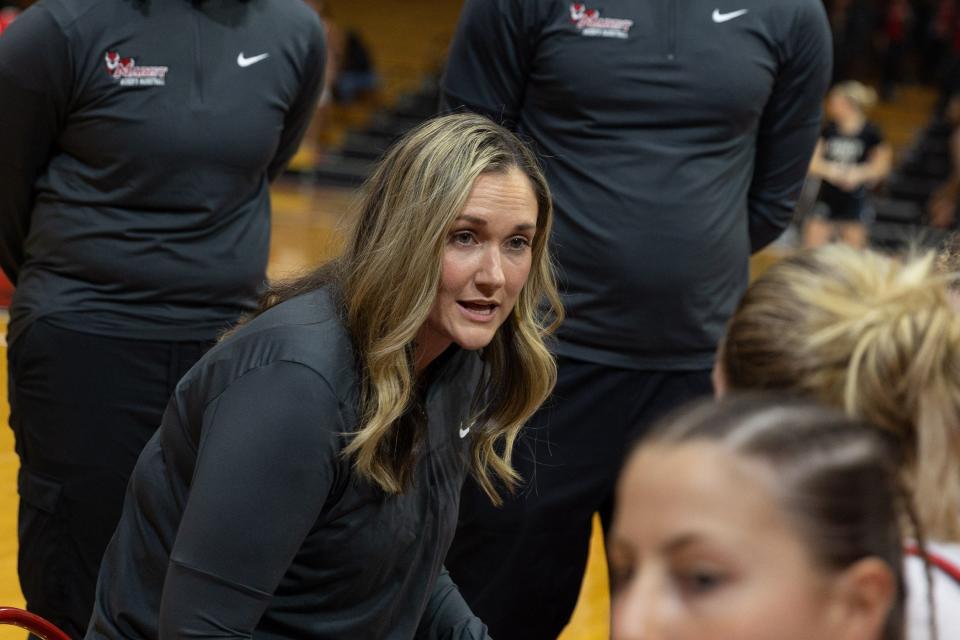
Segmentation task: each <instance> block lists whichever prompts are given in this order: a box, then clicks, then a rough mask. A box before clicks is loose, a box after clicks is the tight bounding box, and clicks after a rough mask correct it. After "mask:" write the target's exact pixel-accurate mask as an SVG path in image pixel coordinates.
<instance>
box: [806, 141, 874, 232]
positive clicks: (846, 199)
mask: <svg viewBox="0 0 960 640" xmlns="http://www.w3.org/2000/svg"><path fill="white" fill-rule="evenodd" d="M821 140H822V144H823V147H822V148H823V159H824V160H827V161H829V162H833V163H836V164H840V165H844V166H847V167H853V166H856V165H860V164H864V163H866V162H867V161H868V160H869V159H870V154H871V153H872V152H873V150H874V149H876V148H877V147H878V146H880V145H881V144H883V134H882V133H881V131H880V129H879V128H877V127H876V126H875V125H874V124H872V123H870V122H867V123H865V124H864V125H863V128H862V129H860V131H858V132H857V133H856V134H853V135H846V134H843V133H841V132H840V129H839V127H837V125H836V123H834V122H830V123H828V124H827V126H826V127H824V130H823V134H822V135H821ZM817 199H818V200H819V201H820V202H821V203H823V204H824V205H826V207H827V212H826V214H827V217H829V218H831V219H835V220H851V221H853V220H861V221H862V220H864V212H865V207H866V203H867V189H866V187H865V186H863V185H860V186H858V187H857V188H856V189H853V190H852V191H846V190H844V189H841V188H840V187H837V186H835V185H833V184H831V183H830V182H828V181H826V180H822V181H821V183H820V193H819V195H818V196H817Z"/></svg>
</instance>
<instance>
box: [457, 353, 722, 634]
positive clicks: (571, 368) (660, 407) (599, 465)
mask: <svg viewBox="0 0 960 640" xmlns="http://www.w3.org/2000/svg"><path fill="white" fill-rule="evenodd" d="M559 365H560V375H559V379H558V382H557V387H556V389H555V390H554V394H553V396H552V398H551V399H550V400H549V401H548V403H547V404H546V405H545V406H544V407H543V408H542V409H541V410H540V411H539V412H538V413H537V414H536V415H535V416H534V417H533V419H532V420H531V421H530V423H529V424H528V426H527V427H525V428H524V430H523V431H522V432H521V436H520V438H519V439H518V442H517V445H516V448H515V449H514V466H515V467H516V469H517V471H518V472H519V473H520V474H521V475H522V476H523V478H524V485H523V486H522V488H521V489H520V490H518V492H517V493H516V495H514V496H513V497H510V496H505V498H506V500H505V505H504V506H503V507H502V508H496V507H493V506H492V505H491V504H490V501H489V499H488V498H487V497H486V496H485V495H484V493H483V492H482V490H481V489H480V488H479V486H478V485H477V484H476V483H474V482H472V481H468V484H467V485H466V486H465V487H464V490H463V494H462V497H461V505H460V526H459V529H458V530H457V536H456V538H455V539H454V542H453V546H452V547H451V549H450V553H449V555H448V557H447V568H448V569H449V570H450V572H451V574H452V575H453V578H454V581H455V582H456V583H457V585H458V586H459V588H460V591H461V592H462V593H463V595H464V597H465V598H466V600H467V602H468V603H469V604H470V606H471V607H472V608H473V611H474V613H476V614H477V615H478V616H480V618H481V619H482V620H483V621H484V622H485V623H486V624H487V626H488V627H489V628H490V635H491V636H492V637H494V638H496V639H497V640H512V639H514V638H515V639H517V640H555V639H556V637H557V636H558V635H559V634H560V632H561V631H562V630H563V628H564V626H566V624H567V622H568V621H569V619H570V615H571V614H572V613H573V609H574V606H575V605H576V602H577V597H578V595H579V592H580V584H581V581H582V578H583V572H584V569H585V567H586V563H587V553H588V549H589V541H590V533H591V521H592V517H593V514H594V513H595V512H597V511H599V512H600V515H601V517H602V519H603V522H604V528H607V526H608V523H609V521H610V517H611V511H612V502H613V500H612V499H613V489H614V485H615V483H616V479H617V474H618V472H619V470H620V466H621V463H622V462H623V458H624V456H625V455H626V454H627V453H628V451H629V448H630V445H631V443H632V442H633V441H634V440H635V439H636V438H637V437H638V436H640V435H641V434H642V433H643V432H644V430H645V429H646V427H647V426H649V424H650V422H651V420H653V419H656V418H657V417H660V416H661V415H662V413H664V412H666V411H669V410H670V409H673V408H674V407H676V406H678V405H680V404H682V403H683V402H685V401H687V400H690V399H693V398H696V397H701V396H704V395H708V394H710V393H711V392H712V385H711V382H710V371H709V370H707V371H674V372H670V371H665V372H664V371H631V370H625V369H615V368H612V367H606V366H603V365H598V364H592V363H588V362H581V361H576V360H570V359H562V358H561V359H560V362H559Z"/></svg>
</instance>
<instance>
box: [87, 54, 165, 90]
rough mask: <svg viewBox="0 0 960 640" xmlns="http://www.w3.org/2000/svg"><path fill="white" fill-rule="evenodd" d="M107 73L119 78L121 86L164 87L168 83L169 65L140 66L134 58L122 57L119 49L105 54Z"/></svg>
mask: <svg viewBox="0 0 960 640" xmlns="http://www.w3.org/2000/svg"><path fill="white" fill-rule="evenodd" d="M103 60H104V62H105V63H106V66H107V73H108V74H109V75H110V77H111V78H114V79H115V80H119V82H120V86H121V87H162V86H163V85H165V84H166V77H167V71H168V70H169V67H138V66H137V62H136V60H134V59H133V58H121V57H120V53H119V52H117V51H107V53H106V54H104V56H103Z"/></svg>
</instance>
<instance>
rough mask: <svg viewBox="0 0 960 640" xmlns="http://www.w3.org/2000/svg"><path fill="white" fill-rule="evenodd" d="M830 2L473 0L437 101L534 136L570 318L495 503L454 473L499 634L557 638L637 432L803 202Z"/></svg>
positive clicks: (695, 364) (465, 529)
mask: <svg viewBox="0 0 960 640" xmlns="http://www.w3.org/2000/svg"><path fill="white" fill-rule="evenodd" d="M830 62H831V59H830V32H829V27H828V24H827V19H826V15H825V12H824V8H823V4H822V2H821V0H780V1H778V2H768V1H766V0H763V1H758V0H751V1H749V2H746V3H743V4H741V5H737V6H732V7H730V8H729V9H723V8H718V7H717V5H716V4H715V3H709V2H707V0H691V1H688V2H676V1H675V0H653V1H650V2H638V1H637V0H612V1H609V2H605V3H603V4H602V5H597V4H595V3H593V2H589V1H587V2H557V1H556V0H467V2H465V3H464V7H463V11H462V14H461V17H460V23H459V26H458V28H457V32H456V34H455V36H454V40H453V44H452V46H451V50H450V57H449V63H448V66H447V69H446V74H445V77H444V79H443V81H442V87H441V89H442V92H443V96H444V98H445V101H446V104H447V106H449V107H450V108H453V109H469V110H474V111H479V112H481V113H485V114H488V115H489V116H491V117H492V118H494V119H496V120H499V121H503V122H506V123H508V124H509V125H510V126H511V127H513V128H515V129H516V130H517V131H519V132H520V133H521V134H522V135H524V136H527V137H529V138H531V139H532V140H533V142H534V144H535V145H536V146H537V148H538V149H539V151H540V153H541V154H542V157H543V161H544V164H545V168H546V174H547V178H548V180H549V181H550V184H551V189H552V190H553V193H554V197H555V204H556V207H557V218H556V226H555V233H554V236H553V238H552V241H553V243H554V246H555V247H556V251H557V258H558V263H559V266H560V272H561V279H562V288H563V295H564V305H565V306H567V307H568V308H569V311H570V313H569V315H568V320H567V321H566V323H565V324H564V325H563V326H562V327H561V329H560V331H559V334H558V336H559V340H558V341H557V344H556V347H555V349H556V353H557V354H558V355H559V367H560V375H559V381H558V385H557V390H556V393H555V395H554V398H553V401H552V402H551V403H548V405H547V406H546V408H545V409H543V410H541V411H540V412H538V414H537V415H536V416H534V418H533V419H532V420H531V423H530V425H529V426H528V428H527V429H525V430H524V431H523V432H521V435H520V442H519V443H518V445H517V449H516V455H515V456H514V464H516V465H517V467H518V471H519V473H520V475H521V476H522V477H523V478H524V481H525V483H526V484H525V485H524V486H523V487H522V488H521V490H520V491H519V492H518V493H517V495H516V496H515V497H512V498H511V499H509V500H508V501H507V504H506V506H505V507H504V508H503V509H494V508H492V507H490V506H489V504H488V501H487V500H486V498H485V497H484V496H483V493H482V491H480V490H479V488H478V487H476V486H472V485H470V484H469V483H468V486H467V487H466V488H465V489H464V494H463V502H462V507H461V517H460V529H459V531H458V533H457V538H456V540H455V541H454V544H453V547H452V548H451V554H450V556H449V557H448V567H449V568H450V571H451V573H452V574H453V576H454V580H455V581H456V582H457V583H458V585H459V586H460V587H461V589H462V591H463V592H464V594H465V596H466V597H467V601H468V602H469V603H470V604H471V606H473V607H474V610H475V611H476V612H477V614H478V615H479V616H480V617H481V618H482V619H483V620H484V621H485V622H487V624H488V625H489V626H490V628H491V632H492V635H493V636H494V637H495V638H497V640H508V639H510V638H519V639H522V640H547V639H549V640H555V639H556V637H557V635H558V634H559V633H560V632H561V630H562V629H563V627H564V626H565V625H566V624H567V621H568V620H569V617H570V614H571V612H572V611H573V608H574V606H575V604H576V600H577V595H578V594H579V591H580V584H581V578H582V575H583V570H584V567H585V565H586V560H587V551H588V545H589V539H590V531H591V522H592V516H593V514H594V513H595V512H597V511H600V512H601V515H602V516H603V520H604V522H605V523H609V516H610V509H611V508H612V504H611V502H610V500H611V497H612V493H613V487H614V483H615V482H616V473H617V469H619V467H620V464H621V462H622V460H623V455H624V453H625V451H626V447H627V443H628V442H630V441H632V440H633V439H634V438H636V437H637V435H639V434H640V433H641V432H642V430H643V428H644V427H645V425H646V424H647V423H648V422H649V421H650V420H652V419H653V418H654V417H655V416H657V415H658V414H659V413H660V412H662V411H664V410H667V409H670V408H672V407H673V406H675V405H677V404H680V403H682V402H684V401H686V400H688V399H690V398H692V397H696V396H700V395H704V394H709V393H710V392H711V391H712V388H711V384H710V369H711V368H712V364H713V359H714V353H715V347H716V342H717V341H718V340H719V338H720V335H721V334H722V332H723V328H724V326H725V325H726V321H727V319H728V317H729V315H730V314H731V313H732V312H733V309H734V307H735V306H736V301H737V300H738V299H739V297H740V295H741V293H742V291H743V290H744V288H745V287H746V284H747V272H748V266H749V257H750V254H751V253H752V252H756V251H759V250H760V249H762V248H763V247H765V246H766V245H767V244H768V243H770V242H772V241H773V240H774V239H775V238H776V237H777V236H779V235H780V233H781V232H782V231H783V229H784V228H785V227H786V226H787V225H788V224H789V222H790V221H791V219H792V217H793V209H794V203H795V200H796V197H797V194H798V192H799V190H800V187H801V185H802V182H803V177H804V175H805V174H806V170H807V166H808V164H809V161H810V153H811V151H812V150H813V146H814V144H815V142H816V139H817V133H818V131H819V130H820V112H821V103H822V99H823V95H824V93H825V91H826V88H827V84H828V82H829V78H830V69H831V64H830Z"/></svg>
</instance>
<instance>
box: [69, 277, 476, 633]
mask: <svg viewBox="0 0 960 640" xmlns="http://www.w3.org/2000/svg"><path fill="white" fill-rule="evenodd" d="M339 315H340V314H338V312H337V309H336V307H335V306H334V304H333V302H332V301H331V298H330V296H329V295H328V294H327V292H326V291H325V290H319V291H315V292H313V293H309V294H305V295H302V296H299V297H297V298H294V299H292V300H289V301H287V302H284V303H282V304H280V305H278V306H276V307H274V308H272V309H270V310H269V311H267V312H266V313H264V314H263V315H261V316H259V317H258V318H256V319H254V320H253V321H252V322H250V323H249V324H247V325H245V326H244V327H242V328H241V329H240V330H239V331H238V332H237V333H236V334H235V335H233V336H231V337H230V338H228V339H227V340H225V341H224V342H222V343H220V344H219V345H218V346H216V347H215V348H214V349H213V350H211V351H210V352H209V353H208V354H207V355H206V356H204V357H203V359H201V360H200V362H199V363H198V364H197V365H196V366H195V367H194V368H193V369H191V370H190V372H189V373H187V375H186V376H184V378H183V379H182V380H181V381H180V384H179V385H178V386H177V389H176V391H175V393H174V395H173V398H172V399H171V400H170V404H169V405H168V407H167V410H166V412H165V413H164V416H163V421H162V424H161V426H160V429H159V430H158V431H157V433H156V434H155V435H154V437H153V438H152V439H151V440H150V442H149V443H147V446H146V447H145V449H144V451H143V453H142V455H141V456H140V459H139V461H138V462H137V466H136V469H135V470H134V472H133V476H132V477H131V480H130V484H129V487H128V489H127V497H126V503H125V504H124V510H123V516H122V517H121V519H120V524H119V525H118V527H117V531H116V533H115V534H114V537H113V540H112V541H111V543H110V546H109V547H108V549H107V551H106V553H105V554H104V558H103V565H102V568H101V571H100V579H99V584H98V587H97V600H96V605H95V608H94V615H93V619H92V622H91V624H90V629H89V631H88V634H87V638H88V639H90V640H104V639H110V640H137V639H140V640H156V639H157V638H163V639H166V638H169V639H174V638H198V637H203V638H212V637H217V638H250V637H253V638H259V639H278V640H279V639H281V638H283V639H286V640H289V639H291V638H312V639H316V640H346V639H349V640H364V639H369V640H409V639H411V638H414V637H417V638H419V639H423V640H429V639H437V640H439V639H440V638H443V639H445V640H482V639H484V638H486V631H485V627H484V626H483V624H482V623H481V622H480V621H479V620H478V619H477V618H476V617H474V616H473V615H472V613H471V612H470V610H469V608H468V607H467V606H466V604H465V603H464V601H463V599H462V597H461V596H460V594H459V592H458V591H457V590H456V588H455V587H454V585H453V583H452V582H451V580H450V578H449V576H448V575H447V573H446V572H445V571H444V569H443V566H442V563H443V560H444V557H445V556H446V553H447V549H448V548H449V546H450V543H451V541H452V539H453V534H454V530H455V528H456V525H457V512H458V507H459V499H460V488H461V485H462V483H463V481H464V479H465V477H466V475H467V470H468V461H469V457H470V456H469V446H470V442H471V435H470V424H469V422H468V420H469V418H470V416H471V410H472V409H473V408H474V405H473V401H474V399H475V398H474V396H475V394H476V393H477V389H478V385H479V383H480V380H481V376H482V373H483V364H482V362H481V360H480V358H479V356H478V355H477V354H476V353H473V352H467V351H462V350H460V349H458V348H457V347H452V348H451V349H450V350H449V351H448V352H447V353H445V354H444V355H443V356H441V358H440V359H438V361H435V362H434V363H433V364H432V365H431V367H430V368H429V369H428V375H427V379H426V384H425V387H426V388H425V392H424V397H423V406H424V407H425V413H426V416H427V418H426V422H427V427H426V437H425V441H424V443H423V446H422V447H421V454H420V456H419V460H418V465H417V469H416V472H415V478H414V481H413V485H412V487H411V488H410V489H409V490H408V491H406V492H405V493H404V494H402V495H394V496H391V495H386V494H384V493H383V491H381V490H380V489H379V488H377V487H375V486H373V485H372V484H371V483H369V482H368V481H366V480H364V479H362V478H360V477H358V475H357V474H356V473H355V472H354V471H353V469H352V466H351V462H350V460H348V459H346V458H345V457H344V456H343V455H342V452H343V447H344V445H345V441H346V438H347V434H349V433H352V432H354V431H356V429H357V426H358V418H357V414H356V405H357V395H358V385H359V377H358V372H357V369H356V366H355V355H354V350H353V347H352V343H351V341H350V338H349V335H348V332H347V330H346V328H345V327H344V325H343V324H342V322H341V320H340V318H339Z"/></svg>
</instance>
